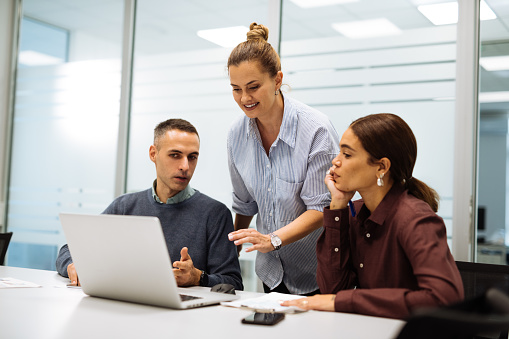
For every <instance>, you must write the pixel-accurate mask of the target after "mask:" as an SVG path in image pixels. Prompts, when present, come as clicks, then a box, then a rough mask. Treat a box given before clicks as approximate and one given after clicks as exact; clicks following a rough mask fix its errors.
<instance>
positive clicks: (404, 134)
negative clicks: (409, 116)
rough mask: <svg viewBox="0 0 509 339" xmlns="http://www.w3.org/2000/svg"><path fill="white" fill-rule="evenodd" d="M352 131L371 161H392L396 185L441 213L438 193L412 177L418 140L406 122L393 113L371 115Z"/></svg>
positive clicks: (360, 120) (353, 125)
mask: <svg viewBox="0 0 509 339" xmlns="http://www.w3.org/2000/svg"><path fill="white" fill-rule="evenodd" d="M350 128H351V129H352V131H353V133H354V134H355V135H356V136H357V138H359V141H360V142H361V144H362V147H364V149H365V150H366V151H367V152H368V153H369V154H370V156H371V159H370V162H372V163H375V162H377V161H378V160H380V159H382V158H384V157H385V158H387V159H389V160H390V161H391V168H390V170H389V174H390V176H391V178H392V179H393V180H394V183H395V184H398V183H399V184H401V185H403V186H404V187H405V188H407V189H408V191H409V193H410V194H412V195H414V196H415V197H417V198H419V199H421V200H423V201H425V202H426V203H427V204H428V205H430V207H431V209H433V211H434V212H436V211H437V210H438V201H439V197H438V194H437V192H436V191H435V190H434V189H432V188H431V187H429V186H428V185H426V184H425V183H424V182H422V181H420V180H418V179H416V178H414V177H413V176H412V172H413V170H414V165H415V161H416V159H417V141H416V140H415V136H414V133H413V132H412V130H411V129H410V127H409V126H408V124H407V123H406V122H405V121H404V120H403V119H401V118H400V117H399V116H397V115H395V114H390V113H380V114H371V115H368V116H365V117H362V118H359V119H357V120H355V121H354V122H352V123H351V124H350Z"/></svg>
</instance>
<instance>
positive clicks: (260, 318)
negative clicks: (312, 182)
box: [242, 312, 285, 325]
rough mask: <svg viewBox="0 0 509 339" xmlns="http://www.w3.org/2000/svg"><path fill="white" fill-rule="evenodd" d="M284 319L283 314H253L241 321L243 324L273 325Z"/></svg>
mask: <svg viewBox="0 0 509 339" xmlns="http://www.w3.org/2000/svg"><path fill="white" fill-rule="evenodd" d="M284 318H285V314H284V313H260V312H254V313H251V314H250V315H248V316H247V317H245V318H244V319H242V323H243V324H256V325H275V324H277V323H278V322H280V321H281V320H283V319H284Z"/></svg>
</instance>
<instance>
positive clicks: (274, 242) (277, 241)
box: [270, 235, 281, 248]
mask: <svg viewBox="0 0 509 339" xmlns="http://www.w3.org/2000/svg"><path fill="white" fill-rule="evenodd" d="M270 242H271V243H272V246H274V247H275V248H276V247H279V246H281V239H279V237H278V236H277V235H274V236H273V237H272V238H271V239H270Z"/></svg>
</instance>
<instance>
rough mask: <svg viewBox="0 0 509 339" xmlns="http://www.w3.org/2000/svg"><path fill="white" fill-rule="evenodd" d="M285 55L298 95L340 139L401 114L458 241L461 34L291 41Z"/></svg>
mask: <svg viewBox="0 0 509 339" xmlns="http://www.w3.org/2000/svg"><path fill="white" fill-rule="evenodd" d="M284 33H285V30H284V26H283V34H284ZM281 55H282V66H283V73H284V74H285V78H284V83H287V84H288V85H289V87H290V89H291V90H290V94H291V95H292V96H294V97H296V98H297V99H299V100H301V101H303V102H305V103H307V104H308V105H311V106H314V107H316V108H317V109H319V110H321V111H322V112H324V113H325V114H327V115H328V116H329V117H330V119H331V121H332V122H333V125H334V126H335V127H336V129H337V130H338V133H339V134H340V135H341V134H342V133H343V132H344V131H345V130H346V129H347V128H348V125H349V124H350V123H351V122H352V121H353V120H355V119H357V118H359V117H361V116H365V115H368V114H373V113H382V112H388V113H394V114H397V115H399V116H401V117H402V118H403V119H404V120H405V121H406V122H407V123H408V124H409V126H410V127H411V128H412V130H413V132H414V134H415V136H416V139H417V144H418V156H417V162H416V165H415V168H414V172H413V175H414V176H415V177H416V178H418V179H420V180H422V181H424V182H426V183H427V184H428V185H430V186H431V187H433V188H434V189H435V190H436V191H437V192H438V194H439V195H440V209H439V211H438V214H439V215H440V216H441V217H442V218H443V219H444V221H445V223H446V226H447V235H448V238H449V239H452V238H453V237H454V234H452V202H453V175H454V174H453V158H454V107H455V99H454V95H455V94H454V91H455V81H456V80H455V79H456V74H455V73H456V69H455V67H456V27H455V26H436V27H429V28H418V29H411V30H405V31H403V32H402V33H401V34H399V35H397V36H390V37H382V38H372V39H363V40H351V39H346V38H343V37H333V38H323V39H310V40H301V39H298V40H289V41H285V40H283V42H282V45H281Z"/></svg>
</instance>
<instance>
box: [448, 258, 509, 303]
mask: <svg viewBox="0 0 509 339" xmlns="http://www.w3.org/2000/svg"><path fill="white" fill-rule="evenodd" d="M456 266H458V270H459V271H460V274H461V280H463V287H464V288H465V299H468V298H473V297H476V296H478V295H481V294H483V293H484V292H486V291H487V290H488V289H489V288H491V287H496V288H498V289H499V290H501V291H503V292H504V293H507V294H509V266H507V265H493V264H482V263H476V262H465V261H456Z"/></svg>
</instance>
